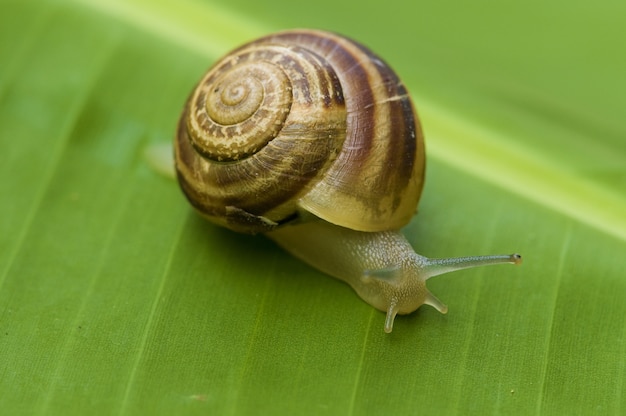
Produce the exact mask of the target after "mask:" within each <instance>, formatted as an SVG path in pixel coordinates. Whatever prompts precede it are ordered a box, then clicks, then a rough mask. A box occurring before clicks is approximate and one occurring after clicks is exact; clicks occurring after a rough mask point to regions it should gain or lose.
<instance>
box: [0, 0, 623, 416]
mask: <svg viewBox="0 0 626 416" xmlns="http://www.w3.org/2000/svg"><path fill="white" fill-rule="evenodd" d="M0 10H1V12H0V161H1V162H2V163H0V201H1V204H0V408H1V409H2V411H1V412H2V413H3V414H11V415H19V414H28V415H32V414H63V415H67V414H124V415H133V414H152V415H159V414H164V415H165V414H167V415H171V414H211V415H245V414H273V415H281V414H285V415H294V414H299V415H301V414H311V415H320V414H329V415H361V414H371V415H378V414H399V415H406V414H435V413H438V414H459V415H472V414H476V415H484V414H524V415H530V414H548V415H552V414H554V415H557V414H558V415H561V414H570V415H571V414H623V413H624V412H626V382H625V380H626V302H625V300H626V262H625V261H624V255H625V252H626V122H625V117H624V116H625V115H626V112H625V109H626V53H624V40H625V39H626V29H625V28H626V3H624V2H623V1H617V0H614V1H610V0H603V1H599V2H594V3H590V2H582V1H571V0H568V1H532V0H531V1H497V2H496V1H484V0H483V1H480V0H478V1H477V0H474V1H451V0H443V1H442V0H437V1H434V0H418V1H411V2H409V1H405V2H402V1H399V0H387V1H385V2H380V1H376V2H374V1H369V0H364V1H359V2H356V1H352V2H337V1H327V0H319V1H315V2H306V3H296V2H289V1H285V0H271V1H270V2H260V1H255V2H251V1H249V0H230V1H228V2H225V1H206V0H205V1H200V0H178V1H174V0H153V1H148V0H129V1H122V0H92V1H88V0H84V1H78V0H77V1H45V0H31V1H6V0H2V1H0ZM292 27H315V28H322V29H330V30H334V31H338V32H342V33H344V34H347V35H349V36H351V37H353V38H355V39H358V40H360V41H361V42H363V43H364V44H366V45H368V46H370V47H371V48H372V49H373V50H375V51H376V52H378V53H379V54H380V55H381V56H383V57H384V58H385V60H386V61H388V62H389V63H391V64H392V66H393V67H394V68H395V69H396V71H397V72H398V73H399V75H400V76H401V77H402V79H403V80H404V81H405V82H406V84H407V86H408V88H409V90H410V91H411V93H412V95H413V97H414V101H415V104H416V107H417V109H418V112H419V114H420V117H421V120H422V123H423V126H424V130H425V134H426V144H427V159H428V167H427V182H426V188H425V190H424V194H423V197H422V202H421V203H420V213H419V215H418V216H416V217H415V218H414V220H413V221H412V222H411V223H410V224H409V225H408V226H407V227H406V228H405V229H404V232H405V234H406V235H407V237H408V238H409V240H410V241H411V243H412V244H413V245H414V247H415V248H416V251H418V252H419V253H421V254H423V255H427V256H430V257H449V256H460V255H469V254H488V253H508V252H513V251H517V252H520V253H522V254H523V255H524V258H525V262H524V264H523V265H522V266H521V267H517V268H514V267H508V266H499V267H492V268H484V269H475V270H469V271H464V272H459V273H456V274H453V275H446V276H442V277H438V278H437V279H433V280H432V281H429V282H428V285H429V288H430V289H431V290H432V291H433V293H435V294H436V295H437V296H438V297H439V298H440V299H442V300H443V301H444V302H445V303H447V304H448V305H449V307H450V312H449V313H448V314H447V315H441V314H439V313H437V312H436V311H435V310H434V309H432V308H428V307H424V308H422V309H420V310H419V311H418V312H417V313H414V314H412V315H409V316H406V317H399V318H397V319H396V323H395V325H394V332H393V333H392V334H389V335H387V334H385V333H384V332H383V330H382V328H383V322H384V314H382V313H380V312H377V311H375V310H373V309H372V308H371V307H370V306H368V305H367V304H365V303H364V302H362V301H361V300H360V299H359V298H358V297H357V296H356V295H355V294H354V293H353V292H352V290H351V289H350V288H349V287H348V286H347V285H344V284H342V283H341V282H339V281H336V280H334V279H332V278H329V277H327V276H325V275H323V274H321V273H320V272H317V271H315V270H313V269H311V268H309V267H308V266H306V265H304V264H302V263H301V262H299V261H297V260H295V259H294V258H292V257H290V256H289V255H287V254H286V253H284V252H282V251H281V250H280V249H279V248H278V247H276V246H275V245H274V244H273V243H271V242H270V241H269V240H266V239H265V238H263V237H249V236H242V235H236V234H234V233H231V232H229V231H226V230H222V229H218V228H217V227H215V226H213V225H211V224H209V223H206V222H205V221H203V220H202V219H200V218H199V217H198V216H197V215H196V214H194V213H193V212H192V210H191V208H190V207H189V206H188V204H187V202H186V201H185V200H184V198H183V197H182V195H181V193H180V191H179V189H178V187H177V185H176V184H175V183H174V182H172V181H170V180H168V179H166V178H164V177H162V176H160V175H159V174H157V173H156V172H154V171H153V170H152V169H151V168H150V167H149V165H148V163H147V162H146V159H145V156H144V155H145V151H146V149H147V148H149V147H150V146H151V145H153V144H163V143H168V142H170V141H171V140H172V138H173V134H174V131H175V126H176V122H177V118H178V115H179V113H180V111H181V109H182V106H183V103H184V100H185V98H186V96H187V94H188V93H189V91H190V90H191V88H192V87H193V85H194V84H195V83H196V82H197V80H198V79H199V78H200V76H201V75H202V73H203V72H204V71H205V70H206V68H207V67H208V66H210V64H211V63H212V62H214V61H215V59H217V58H218V57H219V56H220V55H222V54H224V53H226V52H227V51H228V50H229V49H231V48H233V47H235V46H237V45H239V44H241V43H242V42H244V41H247V40H250V39H253V38H254V37H257V36H260V35H263V34H265V33H268V32H271V31H275V30H280V29H285V28H292Z"/></svg>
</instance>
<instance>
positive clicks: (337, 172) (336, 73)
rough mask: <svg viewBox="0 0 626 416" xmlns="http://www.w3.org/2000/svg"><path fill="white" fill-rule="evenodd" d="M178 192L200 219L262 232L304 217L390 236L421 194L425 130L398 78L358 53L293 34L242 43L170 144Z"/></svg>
mask: <svg viewBox="0 0 626 416" xmlns="http://www.w3.org/2000/svg"><path fill="white" fill-rule="evenodd" d="M175 161H176V169H177V174H178V178H179V183H180V185H181V188H182V189H183V191H184V193H185V194H186V196H187V198H188V199H189V200H190V202H191V203H192V204H193V205H194V206H195V207H196V208H197V209H198V210H199V211H200V212H201V213H202V214H203V215H205V216H206V217H208V218H209V219H211V220H212V221H214V222H217V223H219V224H221V225H223V226H226V227H228V228H231V229H233V230H236V231H240V232H251V233H255V232H264V231H269V230H272V229H274V228H275V227H277V226H279V225H282V224H285V223H289V222H291V221H296V220H299V219H301V218H302V213H303V212H304V211H308V212H310V213H312V214H314V215H315V216H317V217H320V218H322V219H324V220H326V221H329V222H331V223H334V224H337V225H341V226H345V227H348V228H352V229H356V230H361V231H380V230H386V229H396V228H400V227H402V226H403V225H405V224H406V223H407V222H408V221H409V220H410V218H411V217H412V216H413V215H414V213H415V210H416V207H417V202H418V200H419V196H420V193H421V189H422V183H423V172H424V151H423V139H422V134H421V130H420V127H419V124H418V121H417V117H416V116H415V113H414V109H413V106H412V104H411V101H410V98H409V97H408V94H407V91H406V89H405V87H404V85H403V84H402V82H401V81H400V80H399V79H398V77H397V76H396V74H395V73H394V72H393V71H392V70H391V69H390V68H389V66H387V65H386V64H385V63H384V62H383V61H382V60H381V59H380V58H378V57H377V56H376V55H374V54H373V53H372V52H371V51H369V50H368V49H367V48H365V47H363V46H362V45H360V44H358V43H356V42H354V41H352V40H349V39H347V38H344V37H341V36H339V35H336V34H332V33H327V32H322V31H312V30H296V31H288V32H281V33H278V34H274V35H270V36H266V37H264V38H261V39H258V40H256V41H253V42H251V43H248V44H246V45H244V46H242V47H240V48H238V49H236V50H235V51H233V52H231V53H230V54H229V55H227V56H225V57H224V58H223V59H221V60H220V61H218V62H217V63H216V64H215V65H214V66H213V67H212V68H211V69H210V70H209V71H208V73H207V74H206V75H205V76H204V77H203V79H202V80H201V81H200V82H199V84H198V86H197V87H196V89H195V90H194V91H193V92H192V94H191V96H190V98H189V100H188V102H187V105H186V106H185V110H184V112H183V115H182V117H181V120H180V123H179V128H178V134H177V140H176V143H175Z"/></svg>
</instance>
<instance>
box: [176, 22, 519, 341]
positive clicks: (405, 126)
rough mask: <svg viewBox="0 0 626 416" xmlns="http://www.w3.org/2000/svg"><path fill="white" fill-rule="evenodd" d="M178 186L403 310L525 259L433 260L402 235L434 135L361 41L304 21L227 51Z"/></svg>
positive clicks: (208, 213)
mask: <svg viewBox="0 0 626 416" xmlns="http://www.w3.org/2000/svg"><path fill="white" fill-rule="evenodd" d="M175 165H176V172H177V177H178V180H179V184H180V186H181V188H182V190H183V192H184V193H185V195H186V196H187V198H188V200H189V201H190V203H191V204H192V205H193V206H194V207H195V208H196V209H197V210H198V211H199V212H200V213H201V214H202V215H203V216H205V217H206V218H208V219H209V220H211V221H212V222H214V223H216V224H219V225H221V226H224V227H227V228H230V229H232V230H234V231H238V232H245V233H252V234H254V233H266V235H267V236H268V237H269V238H271V239H272V240H274V241H276V242H277V243H278V244H279V245H281V246H282V247H284V248H285V249H286V250H287V251H289V252H291V253H292V254H294V255H295V256H296V257H298V258H300V259H302V260H304V261H305V262H307V263H309V264H311V265H312V266H314V267H316V268H318V269H320V270H321V271H323V272H325V273H327V274H330V275H332V276H334V277H336V278H339V279H341V280H344V281H345V282H347V283H348V284H350V285H351V286H352V287H353V288H354V290H355V291H356V292H357V293H358V294H359V296H360V297H362V298H363V299H364V300H365V301H366V302H368V303H369V304H371V305H372V306H374V307H375V308H377V309H379V310H382V311H385V312H386V313H387V319H386V322H385V331H386V332H391V330H392V326H393V320H394V318H395V316H396V314H407V313H411V312H413V311H414V310H415V309H417V308H418V307H419V306H420V305H422V304H429V305H432V306H434V307H435V308H437V309H438V310H439V311H440V312H442V313H445V312H446V311H447V307H446V306H445V305H443V304H442V303H441V302H440V301H439V300H437V298H435V297H434V296H433V295H432V294H431V293H430V292H429V291H428V289H426V286H425V281H426V279H428V278H429V277H432V276H434V275H437V274H440V273H445V272H447V271H452V270H458V269H461V268H466V267H474V266H476V265H484V264H496V263H503V262H507V263H519V262H520V257H519V256H517V255H504V256H486V257H470V258H461V259H447V260H431V259H427V258H425V257H423V256H420V255H418V254H416V253H415V252H414V250H413V249H412V247H411V246H410V244H409V243H408V242H407V240H406V239H405V238H404V236H403V235H402V234H401V233H400V232H399V231H398V230H399V229H400V228H401V227H403V226H404V225H406V224H407V223H408V222H409V221H410V219H411V218H412V217H413V215H414V214H415V211H416V208H417V204H418V201H419V197H420V194H421V191H422V187H423V177H424V165H425V160H424V142H423V136H422V132H421V127H420V125H419V121H418V119H417V116H416V113H415V110H414V108H413V105H412V102H411V100H410V97H409V95H408V92H407V90H406V88H405V87H404V84H403V83H402V82H401V81H400V80H399V78H398V77H397V75H396V74H395V73H394V72H393V70H391V68H390V67H389V66H388V65H387V64H386V63H384V62H383V61H382V60H381V59H380V58H379V57H378V56H376V55H375V54H373V53H372V52H371V51H369V50H368V49H367V48H365V47H364V46H362V45H360V44H358V43H356V42H354V41H352V40H349V39H347V38H344V37H342V36H339V35H336V34H332V33H328V32H322V31H313V30H295V31H287V32H281V33H277V34H274V35H269V36H266V37H263V38H261V39H258V40H256V41H253V42H250V43H248V44H246V45H244V46H242V47H240V48H238V49H236V50H234V51H233V52H231V53H230V54H228V55H227V56H225V57H224V58H222V59H221V60H219V61H218V62H217V63H216V64H215V65H214V66H213V67H212V68H211V69H210V70H209V71H208V72H207V74H206V75H205V76H204V77H203V78H202V80H201V81H200V82H199V84H198V86H197V87H196V89H195V90H194V91H193V92H192V94H191V96H190V97H189V99H188V101H187V104H186V106H185V109H184V111H183V114H182V116H181V119H180V123H179V127H178V132H177V137H176V141H175Z"/></svg>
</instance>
